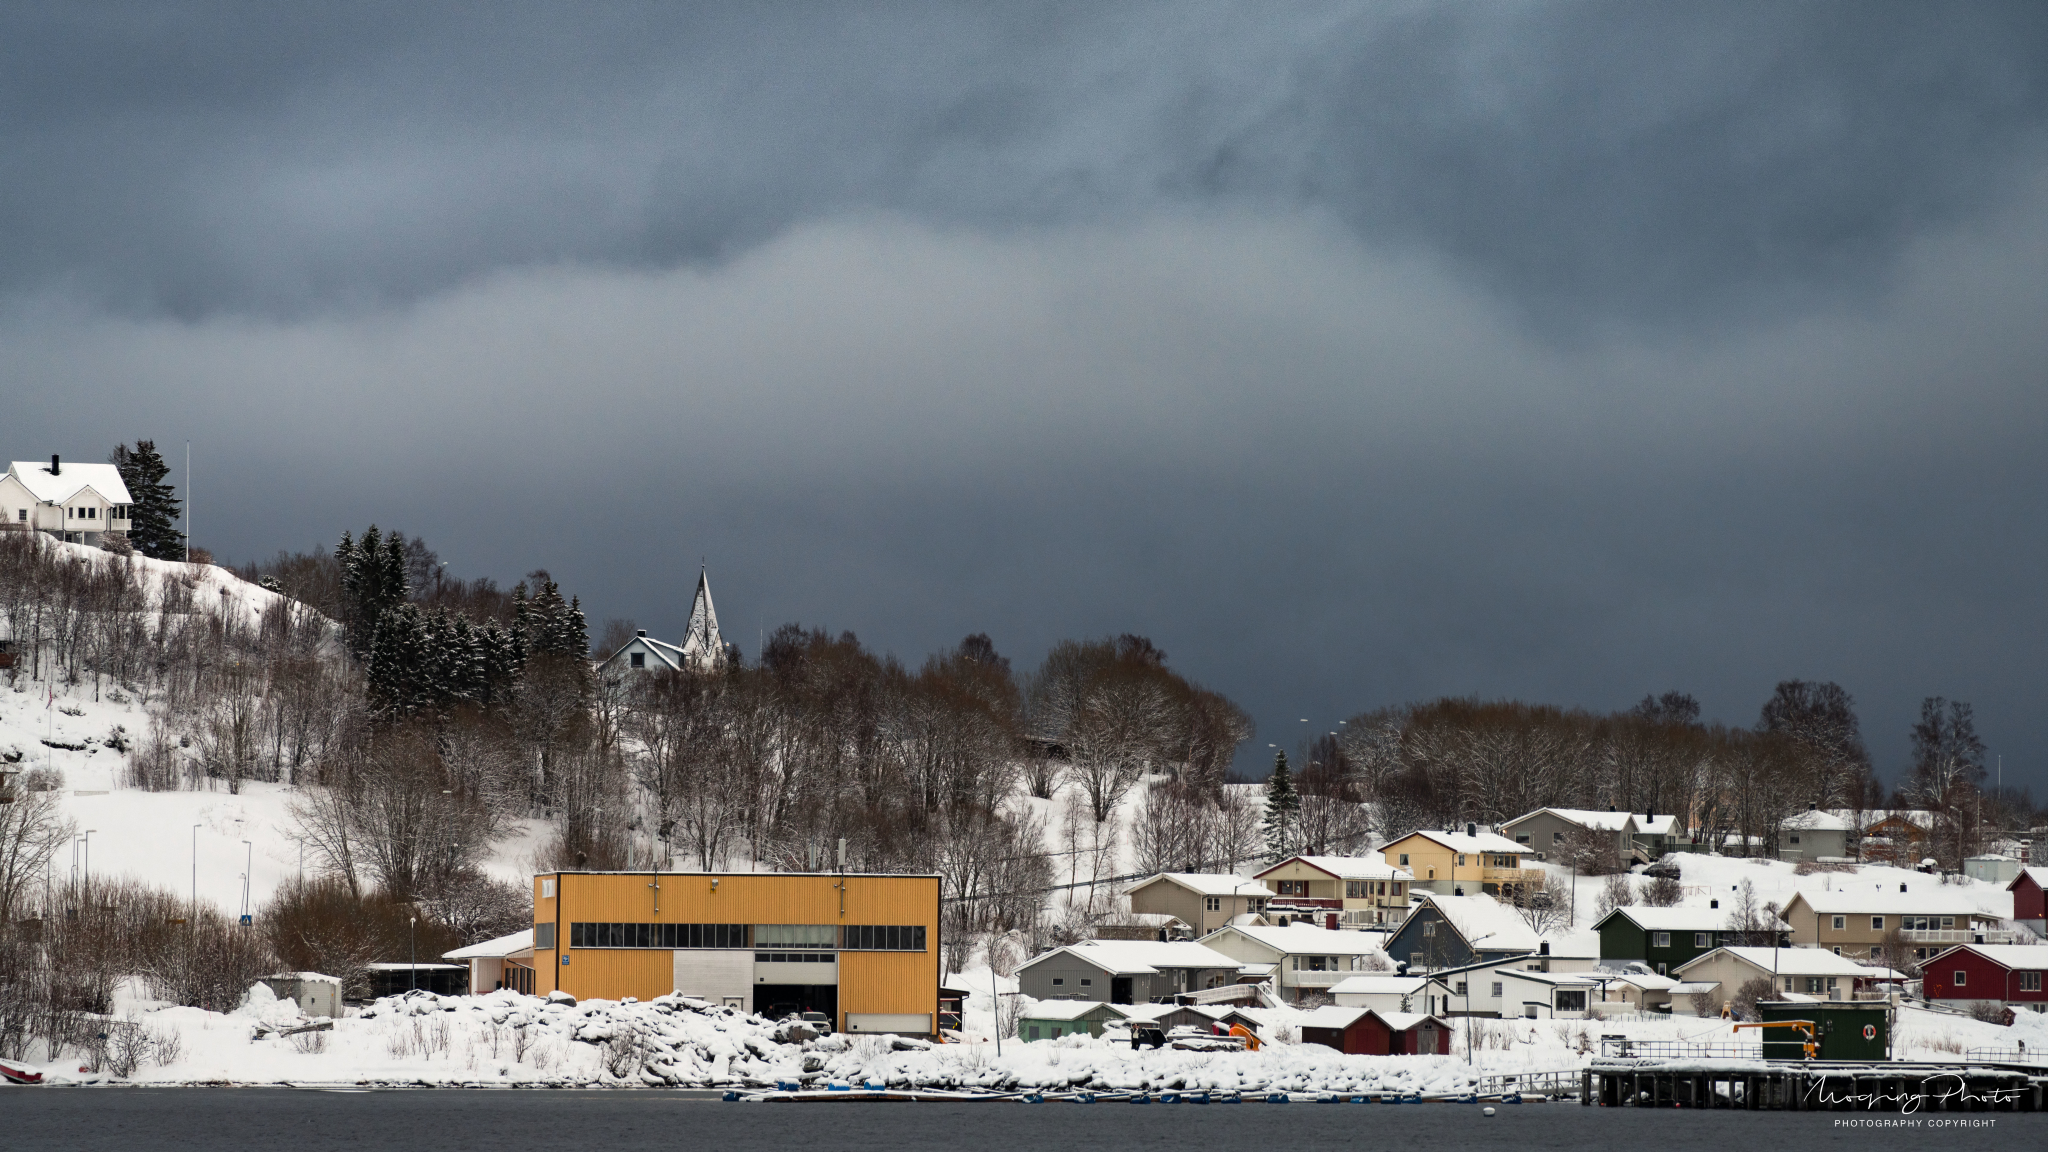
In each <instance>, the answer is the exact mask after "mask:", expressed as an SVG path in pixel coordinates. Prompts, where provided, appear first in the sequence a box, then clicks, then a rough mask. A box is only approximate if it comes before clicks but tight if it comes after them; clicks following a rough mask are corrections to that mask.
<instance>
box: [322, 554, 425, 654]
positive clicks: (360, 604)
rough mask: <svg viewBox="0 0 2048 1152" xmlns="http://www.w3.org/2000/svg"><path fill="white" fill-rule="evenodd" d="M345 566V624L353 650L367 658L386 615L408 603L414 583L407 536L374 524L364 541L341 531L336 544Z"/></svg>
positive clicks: (343, 577) (343, 584)
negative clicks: (409, 568) (408, 575)
mask: <svg viewBox="0 0 2048 1152" xmlns="http://www.w3.org/2000/svg"><path fill="white" fill-rule="evenodd" d="M334 558H335V559H336V560H337V561H338V562H339V563H340V565H341V590H342V601H343V605H342V623H343V625H344V626H345V627H347V629H348V641H349V651H351V652H353V653H354V654H355V656H356V658H357V659H359V660H367V659H368V658H369V653H370V648H371V646H372V645H373V644H374V643H375V642H376V636H377V626H378V622H379V621H380V620H381V619H382V618H383V616H384V614H385V613H386V612H388V611H390V610H391V609H393V608H395V607H397V606H398V605H400V604H403V603H405V598H406V594H407V593H408V592H409V591H410V590H411V586H410V584H409V582H408V581H407V579H406V572H405V567H406V566H405V539H404V537H402V536H400V535H399V534H398V533H396V532H393V533H392V534H391V535H390V536H389V537H386V536H384V535H383V534H382V533H380V532H379V531H378V530H377V526H376V525H375V524H372V525H370V528H369V530H368V531H366V532H364V533H363V538H362V539H361V540H353V539H351V538H350V537H349V534H348V533H346V532H344V533H342V534H341V543H339V544H337V545H335V547H334Z"/></svg>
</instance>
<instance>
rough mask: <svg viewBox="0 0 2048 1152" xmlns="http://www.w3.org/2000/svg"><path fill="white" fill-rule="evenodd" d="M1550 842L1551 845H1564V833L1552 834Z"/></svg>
mask: <svg viewBox="0 0 2048 1152" xmlns="http://www.w3.org/2000/svg"><path fill="white" fill-rule="evenodd" d="M1550 842H1551V843H1552V844H1562V843H1564V833H1562V832H1552V833H1551V834H1550Z"/></svg>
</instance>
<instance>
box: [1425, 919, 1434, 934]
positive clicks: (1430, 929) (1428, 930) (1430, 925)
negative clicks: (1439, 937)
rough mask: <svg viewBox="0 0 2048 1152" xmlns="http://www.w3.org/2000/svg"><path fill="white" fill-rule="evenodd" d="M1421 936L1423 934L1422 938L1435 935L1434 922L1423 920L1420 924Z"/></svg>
mask: <svg viewBox="0 0 2048 1152" xmlns="http://www.w3.org/2000/svg"><path fill="white" fill-rule="evenodd" d="M1422 934H1423V935H1424V936H1434V935H1436V921H1434V920H1424V921H1423V922H1422Z"/></svg>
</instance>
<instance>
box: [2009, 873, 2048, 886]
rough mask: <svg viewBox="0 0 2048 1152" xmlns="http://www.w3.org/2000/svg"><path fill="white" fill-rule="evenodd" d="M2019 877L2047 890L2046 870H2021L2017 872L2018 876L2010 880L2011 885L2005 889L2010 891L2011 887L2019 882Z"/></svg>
mask: <svg viewBox="0 0 2048 1152" xmlns="http://www.w3.org/2000/svg"><path fill="white" fill-rule="evenodd" d="M2021 877H2025V878H2026V879H2029V880H2032V881H2033V882H2034V883H2035V884H2038V885H2040V886H2041V887H2043V888H2048V868H2022V869H2020V871H2019V875H2017V876H2014V877H2013V878H2012V884H2007V885H2006V889H2007V890H2008V891H2010V890H2011V889H2012V887H2013V885H2016V884H2018V883H2019V882H2020V878H2021Z"/></svg>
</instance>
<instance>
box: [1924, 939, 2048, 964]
mask: <svg viewBox="0 0 2048 1152" xmlns="http://www.w3.org/2000/svg"><path fill="white" fill-rule="evenodd" d="M1951 952H1975V953H1976V954H1977V955H1979V956H1982V957H1983V958H1985V959H1986V960H1989V961H1991V962H1992V963H1993V964H1996V965H1998V966H1999V967H2000V968H2007V969H2048V944H1958V945H1956V946H1955V947H1953V948H1947V949H1944V950H1942V951H1940V952H1937V953H1935V954H1934V956H1933V957H1931V958H1929V960H1928V961H1927V963H1929V964H1932V963H1934V961H1936V960H1939V959H1941V958H1942V957H1943V956H1946V955H1948V954H1949V953H1951Z"/></svg>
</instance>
